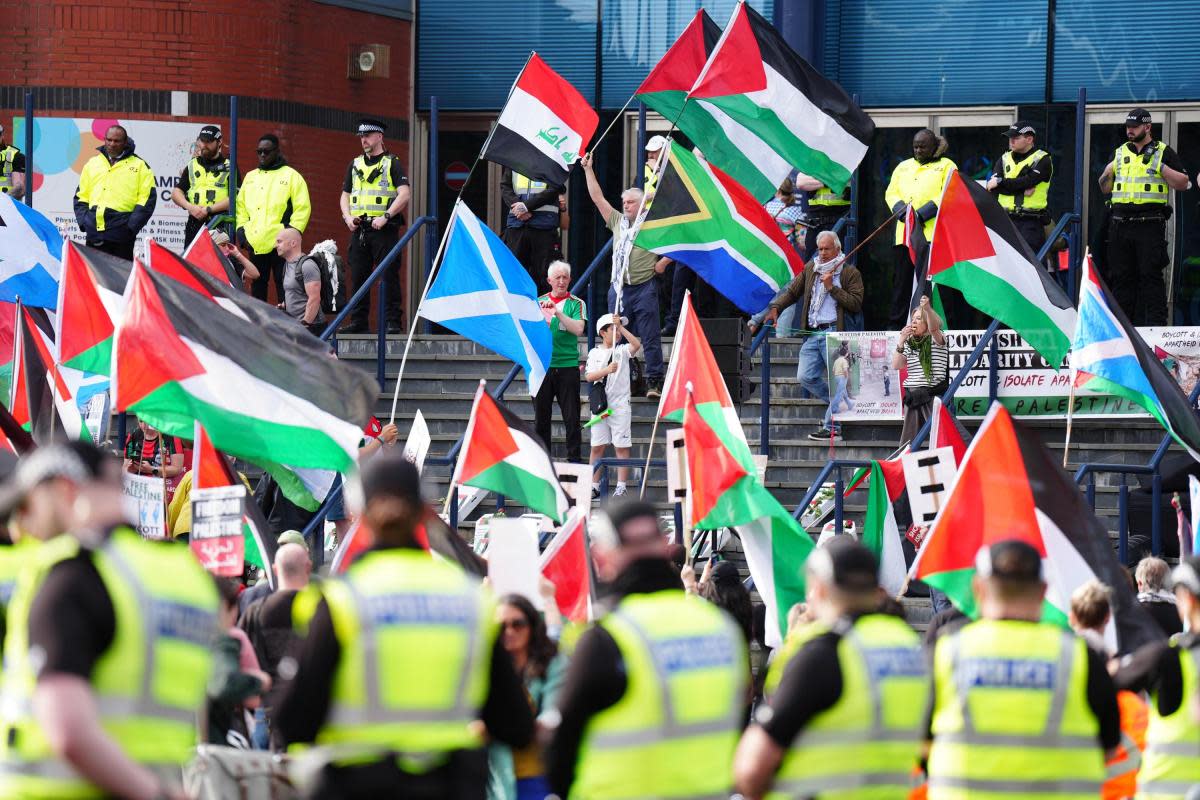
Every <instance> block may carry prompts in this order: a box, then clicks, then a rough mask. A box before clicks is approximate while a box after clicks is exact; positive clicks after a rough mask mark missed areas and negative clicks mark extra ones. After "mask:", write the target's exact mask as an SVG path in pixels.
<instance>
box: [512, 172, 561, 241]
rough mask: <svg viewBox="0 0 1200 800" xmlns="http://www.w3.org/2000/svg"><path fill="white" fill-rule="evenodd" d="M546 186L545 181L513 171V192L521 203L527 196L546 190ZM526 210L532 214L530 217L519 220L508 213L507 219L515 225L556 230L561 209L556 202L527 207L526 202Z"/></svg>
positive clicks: (527, 198)
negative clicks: (522, 220)
mask: <svg viewBox="0 0 1200 800" xmlns="http://www.w3.org/2000/svg"><path fill="white" fill-rule="evenodd" d="M547 186H548V184H547V183H546V182H545V181H535V180H531V179H529V178H527V177H525V176H524V175H522V174H521V173H519V172H517V171H515V170H514V171H513V174H512V188H513V194H515V195H516V196H517V199H518V200H520V201H521V202H522V203H526V201H528V200H529V198H531V197H533V196H534V195H537V194H541V193H542V192H544V191H546V188H547ZM526 210H527V211H528V212H529V213H530V214H533V216H532V217H531V218H530V219H527V220H525V221H524V222H521V221H519V220H517V218H516V217H513V216H512V215H509V221H510V222H512V223H515V224H516V225H517V226H527V227H530V228H536V229H537V230H558V226H559V213H560V211H561V209H559V207H558V203H544V204H542V205H540V206H538V207H537V208H529V207H528V204H527V205H526Z"/></svg>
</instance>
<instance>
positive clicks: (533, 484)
mask: <svg viewBox="0 0 1200 800" xmlns="http://www.w3.org/2000/svg"><path fill="white" fill-rule="evenodd" d="M463 483H465V484H466V485H468V486H478V487H479V488H480V489H488V490H490V491H493V492H496V493H497V494H502V495H504V496H505V497H511V498H512V499H513V500H516V501H517V502H519V503H521V504H522V505H524V506H526V507H528V508H529V509H530V510H532V511H537V512H538V513H540V514H545V515H546V516H548V517H550V518H551V519H558V494H557V493H556V492H555V491H554V486H553V485H552V484H550V483H549V482H547V481H546V479H545V478H541V477H538V476H537V475H534V474H533V473H531V472H528V471H526V470H523V469H521V468H520V467H515V466H513V465H512V464H509V463H507V462H504V461H501V462H500V463H498V464H496V465H495V466H492V467H488V468H487V469H485V470H484V471H483V472H480V473H479V474H478V475H476V476H475V477H474V478H472V479H471V480H469V481H463Z"/></svg>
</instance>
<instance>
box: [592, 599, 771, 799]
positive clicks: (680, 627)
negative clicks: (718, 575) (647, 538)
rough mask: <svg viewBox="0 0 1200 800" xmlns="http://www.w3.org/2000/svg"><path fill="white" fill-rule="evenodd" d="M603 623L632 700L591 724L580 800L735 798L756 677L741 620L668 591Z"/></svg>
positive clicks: (634, 602) (623, 606)
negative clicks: (738, 752)
mask: <svg viewBox="0 0 1200 800" xmlns="http://www.w3.org/2000/svg"><path fill="white" fill-rule="evenodd" d="M598 624H599V625H600V626H601V627H603V628H604V630H605V631H607V632H608V633H609V634H610V635H611V636H612V638H613V641H614V642H616V645H617V648H618V649H619V650H620V652H621V658H622V660H623V662H624V664H625V676H626V686H625V693H624V695H622V696H621V699H620V700H618V701H617V702H616V703H615V704H614V705H612V706H610V707H609V708H606V709H604V710H603V711H601V712H599V713H598V714H596V715H595V716H593V717H592V718H591V719H590V720H589V721H588V724H587V726H586V728H585V729H584V734H583V742H582V744H581V746H580V750H579V757H578V760H577V761H578V767H577V769H576V773H575V782H574V784H573V785H572V787H571V797H572V798H578V800H599V799H600V798H605V800H609V799H611V798H625V799H627V800H633V799H634V798H647V800H649V799H650V798H656V799H658V800H665V799H666V798H689V799H696V800H698V799H699V798H722V800H724V799H725V798H728V797H729V793H730V788H731V786H732V784H733V752H734V748H735V747H736V746H737V741H738V735H739V734H740V732H741V715H742V712H743V704H744V702H745V687H746V682H747V673H748V670H749V667H748V663H747V658H746V644H745V641H744V637H743V636H742V634H741V632H740V631H739V630H738V629H737V627H736V626H735V625H734V624H733V621H732V620H731V619H729V617H728V616H726V614H725V612H723V611H721V610H720V609H718V608H717V607H716V606H713V605H711V604H709V603H707V602H706V601H704V600H701V599H699V598H697V597H692V596H690V595H687V594H685V593H684V592H680V591H672V590H667V591H661V592H654V593H651V594H632V595H629V596H627V597H625V598H624V599H623V600H622V601H621V603H620V605H618V606H617V609H616V610H615V611H613V612H612V613H611V614H608V615H607V616H605V617H604V618H603V619H602V620H601V621H600V622H599V623H598Z"/></svg>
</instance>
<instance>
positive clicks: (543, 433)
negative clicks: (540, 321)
mask: <svg viewBox="0 0 1200 800" xmlns="http://www.w3.org/2000/svg"><path fill="white" fill-rule="evenodd" d="M546 279H547V281H548V282H549V283H550V291H549V292H548V293H546V294H544V295H542V296H541V297H539V298H538V303H540V304H541V306H542V311H543V313H545V315H546V318H547V319H548V320H549V322H550V334H551V337H552V339H551V341H552V345H553V346H552V349H551V351H550V369H549V370H548V371H547V372H546V379H545V380H543V381H542V386H541V388H540V389H538V393H537V397H535V398H534V401H533V413H534V420H535V422H534V429H535V430H536V431H537V435H538V436H539V437H541V439H542V441H543V442H545V443H546V449H547V450H550V449H551V434H550V412H551V411H552V410H553V409H554V402H555V401H556V400H557V402H558V410H559V412H561V413H562V420H563V427H564V428H565V429H566V438H567V460H568V461H570V462H571V463H573V464H578V463H581V462H582V460H583V459H582V455H583V437H582V435H581V434H580V432H579V337H580V335H581V334H582V333H583V331H584V328H585V326H586V324H587V318H588V316H587V304H585V303H584V302H583V299H582V298H579V297H576V296H575V295H573V294H571V265H570V264H568V263H567V262H565V261H553V262H551V264H550V268H549V269H548V270H547V271H546Z"/></svg>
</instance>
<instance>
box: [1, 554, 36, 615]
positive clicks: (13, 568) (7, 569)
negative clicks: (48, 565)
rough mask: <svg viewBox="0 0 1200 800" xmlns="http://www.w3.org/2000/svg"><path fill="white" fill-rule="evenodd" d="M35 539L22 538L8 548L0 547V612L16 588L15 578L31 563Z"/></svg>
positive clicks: (6, 605)
mask: <svg viewBox="0 0 1200 800" xmlns="http://www.w3.org/2000/svg"><path fill="white" fill-rule="evenodd" d="M39 544H41V543H40V542H39V541H38V540H37V539H31V538H29V537H24V538H22V539H21V540H20V541H18V542H16V543H15V544H13V545H11V546H9V547H3V546H0V611H2V610H3V609H5V608H8V604H9V602H11V600H12V596H13V592H14V591H15V590H16V588H17V577H18V576H19V575H20V574H21V570H22V569H24V568H25V565H27V564H30V563H33V559H34V558H35V556H34V554H35V553H37V546H38V545H39Z"/></svg>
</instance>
